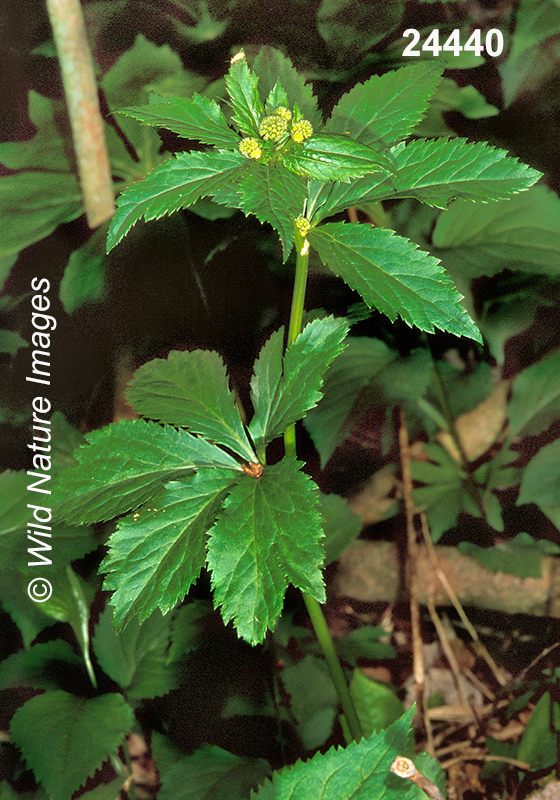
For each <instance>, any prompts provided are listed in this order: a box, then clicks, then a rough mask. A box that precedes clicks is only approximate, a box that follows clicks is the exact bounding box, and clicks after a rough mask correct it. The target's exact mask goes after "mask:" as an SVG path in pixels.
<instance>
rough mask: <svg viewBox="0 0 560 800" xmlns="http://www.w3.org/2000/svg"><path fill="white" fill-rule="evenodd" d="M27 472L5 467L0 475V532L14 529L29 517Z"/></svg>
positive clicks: (3, 532) (24, 522)
mask: <svg viewBox="0 0 560 800" xmlns="http://www.w3.org/2000/svg"><path fill="white" fill-rule="evenodd" d="M28 483H29V478H28V476H27V472H25V471H23V470H21V471H19V472H13V471H12V470H9V469H7V470H6V471H5V472H3V473H2V474H1V475H0V534H5V533H9V532H10V531H15V530H17V528H20V527H21V526H23V525H25V524H26V522H27V520H28V519H29V516H30V515H29V509H28V508H27V499H28V492H27V484H28Z"/></svg>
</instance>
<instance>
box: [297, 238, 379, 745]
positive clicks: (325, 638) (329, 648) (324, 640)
mask: <svg viewBox="0 0 560 800" xmlns="http://www.w3.org/2000/svg"><path fill="white" fill-rule="evenodd" d="M295 244H296V252H297V260H296V277H295V281H294V291H293V295H292V307H291V311H290V324H289V326H288V344H291V343H292V342H294V341H295V340H296V339H297V337H298V336H299V333H300V331H301V326H302V322H303V306H304V301H305V290H306V287H307V273H308V267H309V243H308V241H307V240H306V239H304V238H303V237H302V236H301V235H300V234H299V232H298V231H297V230H296V235H295ZM284 449H285V452H286V455H287V456H292V457H294V458H295V457H296V456H297V448H296V427H295V425H290V426H289V427H288V428H287V429H286V430H285V432H284ZM302 594H303V599H304V602H305V605H306V607H307V613H308V614H309V618H310V619H311V623H312V625H313V629H314V630H315V635H316V636H317V641H318V642H319V644H320V645H321V649H322V650H323V654H324V656H325V659H326V662H327V666H328V668H329V672H330V674H331V678H332V681H333V683H334V686H335V689H336V693H337V695H338V699H339V701H340V705H341V706H342V711H343V713H344V716H345V717H346V722H347V725H348V729H349V731H350V734H351V738H350V740H349V741H348V740H347V743H348V744H349V743H350V741H352V740H356V741H359V740H360V739H361V738H362V736H363V732H362V726H361V725H360V720H359V719H358V714H357V712H356V708H355V706H354V701H353V700H352V696H351V694H350V690H349V689H348V684H347V683H346V677H345V675H344V671H343V669H342V667H341V666H340V661H339V660H338V656H337V654H336V650H335V646H334V642H333V640H332V636H331V635H330V632H329V629H328V626H327V623H326V620H325V617H324V614H323V611H322V609H321V606H320V605H319V603H318V602H317V600H315V598H314V597H311V595H309V594H307V592H302ZM347 738H348V737H347Z"/></svg>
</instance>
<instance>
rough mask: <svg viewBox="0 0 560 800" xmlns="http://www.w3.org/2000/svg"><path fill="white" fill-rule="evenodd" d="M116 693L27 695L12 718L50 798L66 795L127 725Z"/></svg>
mask: <svg viewBox="0 0 560 800" xmlns="http://www.w3.org/2000/svg"><path fill="white" fill-rule="evenodd" d="M132 722H133V714H132V709H131V707H130V706H129V705H128V703H127V702H126V700H125V699H124V697H122V695H120V694H103V695H101V696H100V697H91V698H85V697H76V696H74V695H71V694H68V693H67V692H62V691H52V692H45V693H44V694H41V695H37V696H36V697H32V698H31V700H28V701H27V702H26V703H25V704H24V705H23V706H21V708H18V710H17V711H16V713H15V714H14V716H13V718H12V722H11V725H10V733H11V735H12V740H13V741H14V743H15V744H16V745H17V747H19V749H20V750H21V752H22V755H23V757H24V759H25V761H26V763H27V765H28V766H29V767H30V769H32V770H33V773H34V775H35V777H36V779H37V780H38V781H40V782H41V783H42V784H43V786H44V787H45V789H46V791H47V794H48V795H49V797H50V798H52V800H69V798H70V797H72V796H73V794H74V792H76V791H77V790H78V789H79V788H80V787H83V786H84V785H85V783H86V780H87V778H89V777H91V776H93V774H94V772H95V770H97V769H99V768H100V767H101V765H102V763H103V762H104V761H105V760H106V759H108V758H109V756H111V755H113V754H115V755H116V752H117V747H118V746H119V744H120V743H121V742H122V740H123V738H124V736H125V734H127V733H128V732H129V730H130V729H131V727H132Z"/></svg>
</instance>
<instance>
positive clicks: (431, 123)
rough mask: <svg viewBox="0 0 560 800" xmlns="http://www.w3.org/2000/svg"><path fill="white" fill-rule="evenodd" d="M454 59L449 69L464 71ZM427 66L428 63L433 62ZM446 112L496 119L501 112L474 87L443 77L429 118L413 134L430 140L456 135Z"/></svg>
mask: <svg viewBox="0 0 560 800" xmlns="http://www.w3.org/2000/svg"><path fill="white" fill-rule="evenodd" d="M451 59H452V60H451V62H450V63H449V64H448V69H453V68H455V67H457V68H459V69H461V67H460V66H459V65H458V64H455V61H456V59H455V57H454V56H451ZM421 63H422V62H421ZM424 63H428V64H429V63H430V62H424ZM464 68H465V67H463V69H464ZM447 111H458V112H459V113H460V114H462V115H463V116H464V117H466V118H467V119H484V118H486V117H495V116H496V115H497V114H499V113H500V112H499V109H498V108H496V106H493V105H490V103H488V102H487V101H486V99H485V98H484V95H482V94H481V93H480V92H479V91H478V89H475V87H474V86H472V85H469V86H458V85H457V84H456V83H455V81H453V80H451V78H442V80H441V83H440V84H439V86H438V88H437V89H436V92H435V94H434V95H433V96H432V99H431V101H430V105H429V106H428V110H427V111H426V115H425V116H424V117H423V119H422V120H421V121H420V122H419V123H418V125H416V127H415V128H414V135H415V136H418V137H420V138H428V139H431V138H435V137H438V136H448V137H449V136H457V133H456V131H454V130H453V129H452V128H450V127H449V126H448V125H447V123H446V121H445V116H444V115H445V112H447Z"/></svg>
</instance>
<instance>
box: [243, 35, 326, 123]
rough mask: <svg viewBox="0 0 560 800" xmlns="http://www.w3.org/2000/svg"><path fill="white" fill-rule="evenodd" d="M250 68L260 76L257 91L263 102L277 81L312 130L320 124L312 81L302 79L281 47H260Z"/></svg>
mask: <svg viewBox="0 0 560 800" xmlns="http://www.w3.org/2000/svg"><path fill="white" fill-rule="evenodd" d="M253 71H254V72H255V74H256V75H257V76H258V79H259V93H260V96H261V100H262V102H263V103H264V102H266V100H267V99H268V98H269V96H270V93H271V92H272V90H273V89H274V87H275V85H276V84H278V85H279V86H281V87H282V89H283V90H284V91H285V93H286V95H287V97H288V99H289V105H290V107H291V106H293V105H297V106H298V108H299V110H300V111H301V113H302V115H303V117H304V119H307V120H309V122H310V123H311V124H312V125H313V130H314V131H318V130H319V128H321V127H322V124H321V123H322V119H321V113H320V112H319V109H318V107H317V98H316V97H315V95H314V94H313V91H312V86H311V84H310V83H306V82H305V78H304V76H303V75H302V74H301V73H300V72H298V71H297V70H296V69H295V68H294V66H293V64H292V62H291V61H290V59H289V58H286V56H285V55H284V54H283V53H282V52H280V50H277V49H276V48H274V47H267V46H265V47H261V48H260V50H259V52H258V54H257V56H256V58H255V60H254V62H253ZM283 105H286V104H285V103H284V104H283ZM267 110H269V109H267ZM273 110H274V109H270V111H273Z"/></svg>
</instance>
